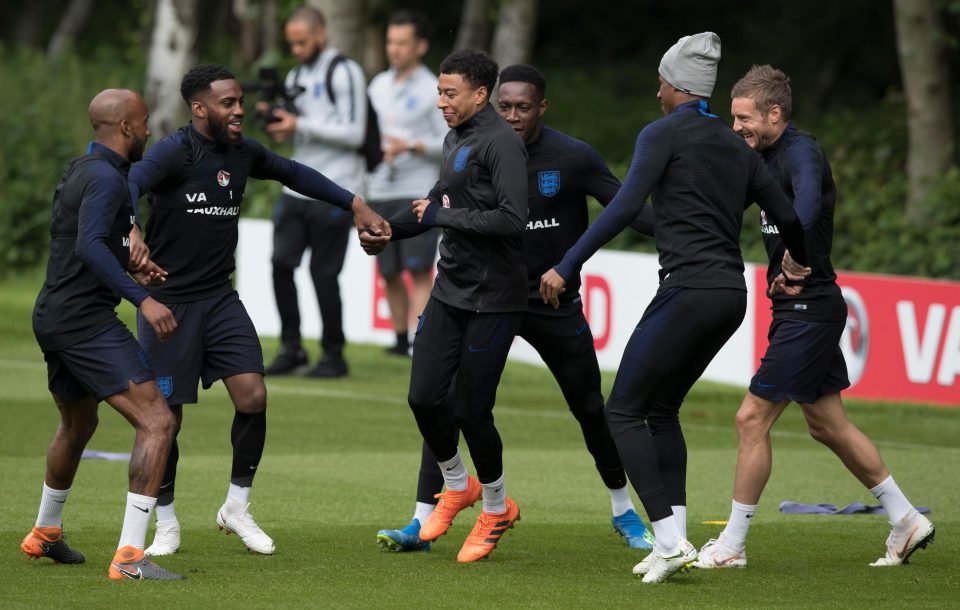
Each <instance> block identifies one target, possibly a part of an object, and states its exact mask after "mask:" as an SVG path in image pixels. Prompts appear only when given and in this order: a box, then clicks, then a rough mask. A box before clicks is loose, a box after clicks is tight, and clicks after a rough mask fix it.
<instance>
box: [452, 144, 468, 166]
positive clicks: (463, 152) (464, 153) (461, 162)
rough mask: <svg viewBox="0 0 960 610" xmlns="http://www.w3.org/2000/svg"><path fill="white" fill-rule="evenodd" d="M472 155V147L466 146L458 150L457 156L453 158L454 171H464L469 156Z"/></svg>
mask: <svg viewBox="0 0 960 610" xmlns="http://www.w3.org/2000/svg"><path fill="white" fill-rule="evenodd" d="M469 156H470V147H469V146H464V147H463V148H461V149H460V150H458V151H457V157H456V158H455V159H454V160H453V169H454V171H458V172H462V171H463V168H465V167H466V166H467V157H469Z"/></svg>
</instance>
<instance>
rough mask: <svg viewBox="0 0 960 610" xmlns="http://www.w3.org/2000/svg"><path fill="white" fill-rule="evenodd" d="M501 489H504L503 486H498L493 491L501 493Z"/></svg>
mask: <svg viewBox="0 0 960 610" xmlns="http://www.w3.org/2000/svg"><path fill="white" fill-rule="evenodd" d="M501 491H503V488H502V487H498V488H496V489H494V490H493V493H495V494H498V493H500V492H501Z"/></svg>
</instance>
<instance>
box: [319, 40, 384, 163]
mask: <svg viewBox="0 0 960 610" xmlns="http://www.w3.org/2000/svg"><path fill="white" fill-rule="evenodd" d="M346 59H347V58H346V57H345V56H343V55H337V56H336V57H334V58H333V59H331V60H330V64H329V65H328V66H327V76H326V79H325V82H324V84H325V86H326V88H327V96H328V97H329V98H330V103H331V104H334V105H336V103H337V99H336V96H335V95H334V93H333V87H332V83H333V71H334V69H335V68H336V67H337V66H338V65H340V64H341V63H342V62H344V61H346ZM363 97H364V98H365V99H366V100H367V129H366V131H365V132H364V134H363V142H362V143H361V144H360V148H359V149H358V150H359V152H360V154H361V155H363V158H364V159H365V160H366V162H367V171H368V172H372V171H373V170H374V168H376V167H377V166H378V165H380V162H381V161H383V149H382V148H381V144H380V123H379V122H378V121H377V111H376V110H374V109H373V104H372V103H370V96H369V95H368V94H367V93H366V92H364V95H363Z"/></svg>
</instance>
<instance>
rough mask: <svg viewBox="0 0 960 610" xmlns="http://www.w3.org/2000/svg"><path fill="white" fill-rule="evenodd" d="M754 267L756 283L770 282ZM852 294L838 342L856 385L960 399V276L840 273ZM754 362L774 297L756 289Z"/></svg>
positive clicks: (898, 396)
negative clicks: (951, 279) (940, 278)
mask: <svg viewBox="0 0 960 610" xmlns="http://www.w3.org/2000/svg"><path fill="white" fill-rule="evenodd" d="M765 271H766V270H765V269H764V268H761V267H757V268H756V279H755V282H756V285H757V286H758V287H763V286H764V285H765V282H766V279H765ZM838 283H839V284H840V288H841V289H842V290H843V297H844V299H845V300H846V302H847V327H846V330H845V331H844V334H843V338H842V340H841V343H840V347H841V348H842V350H843V355H844V357H845V359H846V361H847V372H848V374H849V376H850V384H851V387H850V389H849V390H847V391H845V392H844V394H846V395H849V396H859V397H862V398H872V399H880V400H905V401H914V402H931V403H938V404H945V405H960V282H946V281H934V280H922V279H916V278H907V277H895V276H888V275H872V274H865V273H846V272H840V273H839V274H838ZM754 296H755V301H756V315H755V318H754V336H755V337H756V350H755V353H756V357H755V360H754V366H756V365H758V364H759V362H760V357H761V356H762V355H763V353H764V351H766V348H767V327H768V326H769V324H770V304H769V300H768V299H767V298H766V296H765V295H764V293H763V292H762V291H761V290H758V291H757V292H756V293H755V295H754Z"/></svg>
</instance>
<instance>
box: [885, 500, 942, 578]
mask: <svg viewBox="0 0 960 610" xmlns="http://www.w3.org/2000/svg"><path fill="white" fill-rule="evenodd" d="M935 533H936V530H935V529H934V527H933V523H931V522H930V519H927V518H926V517H924V516H923V515H921V514H920V513H918V512H917V509H915V508H911V509H910V512H909V513H907V514H906V515H904V517H903V519H900V521H897V522H896V523H894V524H893V529H891V530H890V535H889V536H887V554H886V555H884V556H883V557H881V558H880V559H878V560H876V561H874V562H873V563H871V564H870V565H872V566H874V567H883V566H898V565H900V564H904V563H907V561H908V560H909V559H910V555H913V552H914V551H916V550H917V549H924V548H926V547H927V545H928V544H930V543H931V542H933V535H934V534H935Z"/></svg>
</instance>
